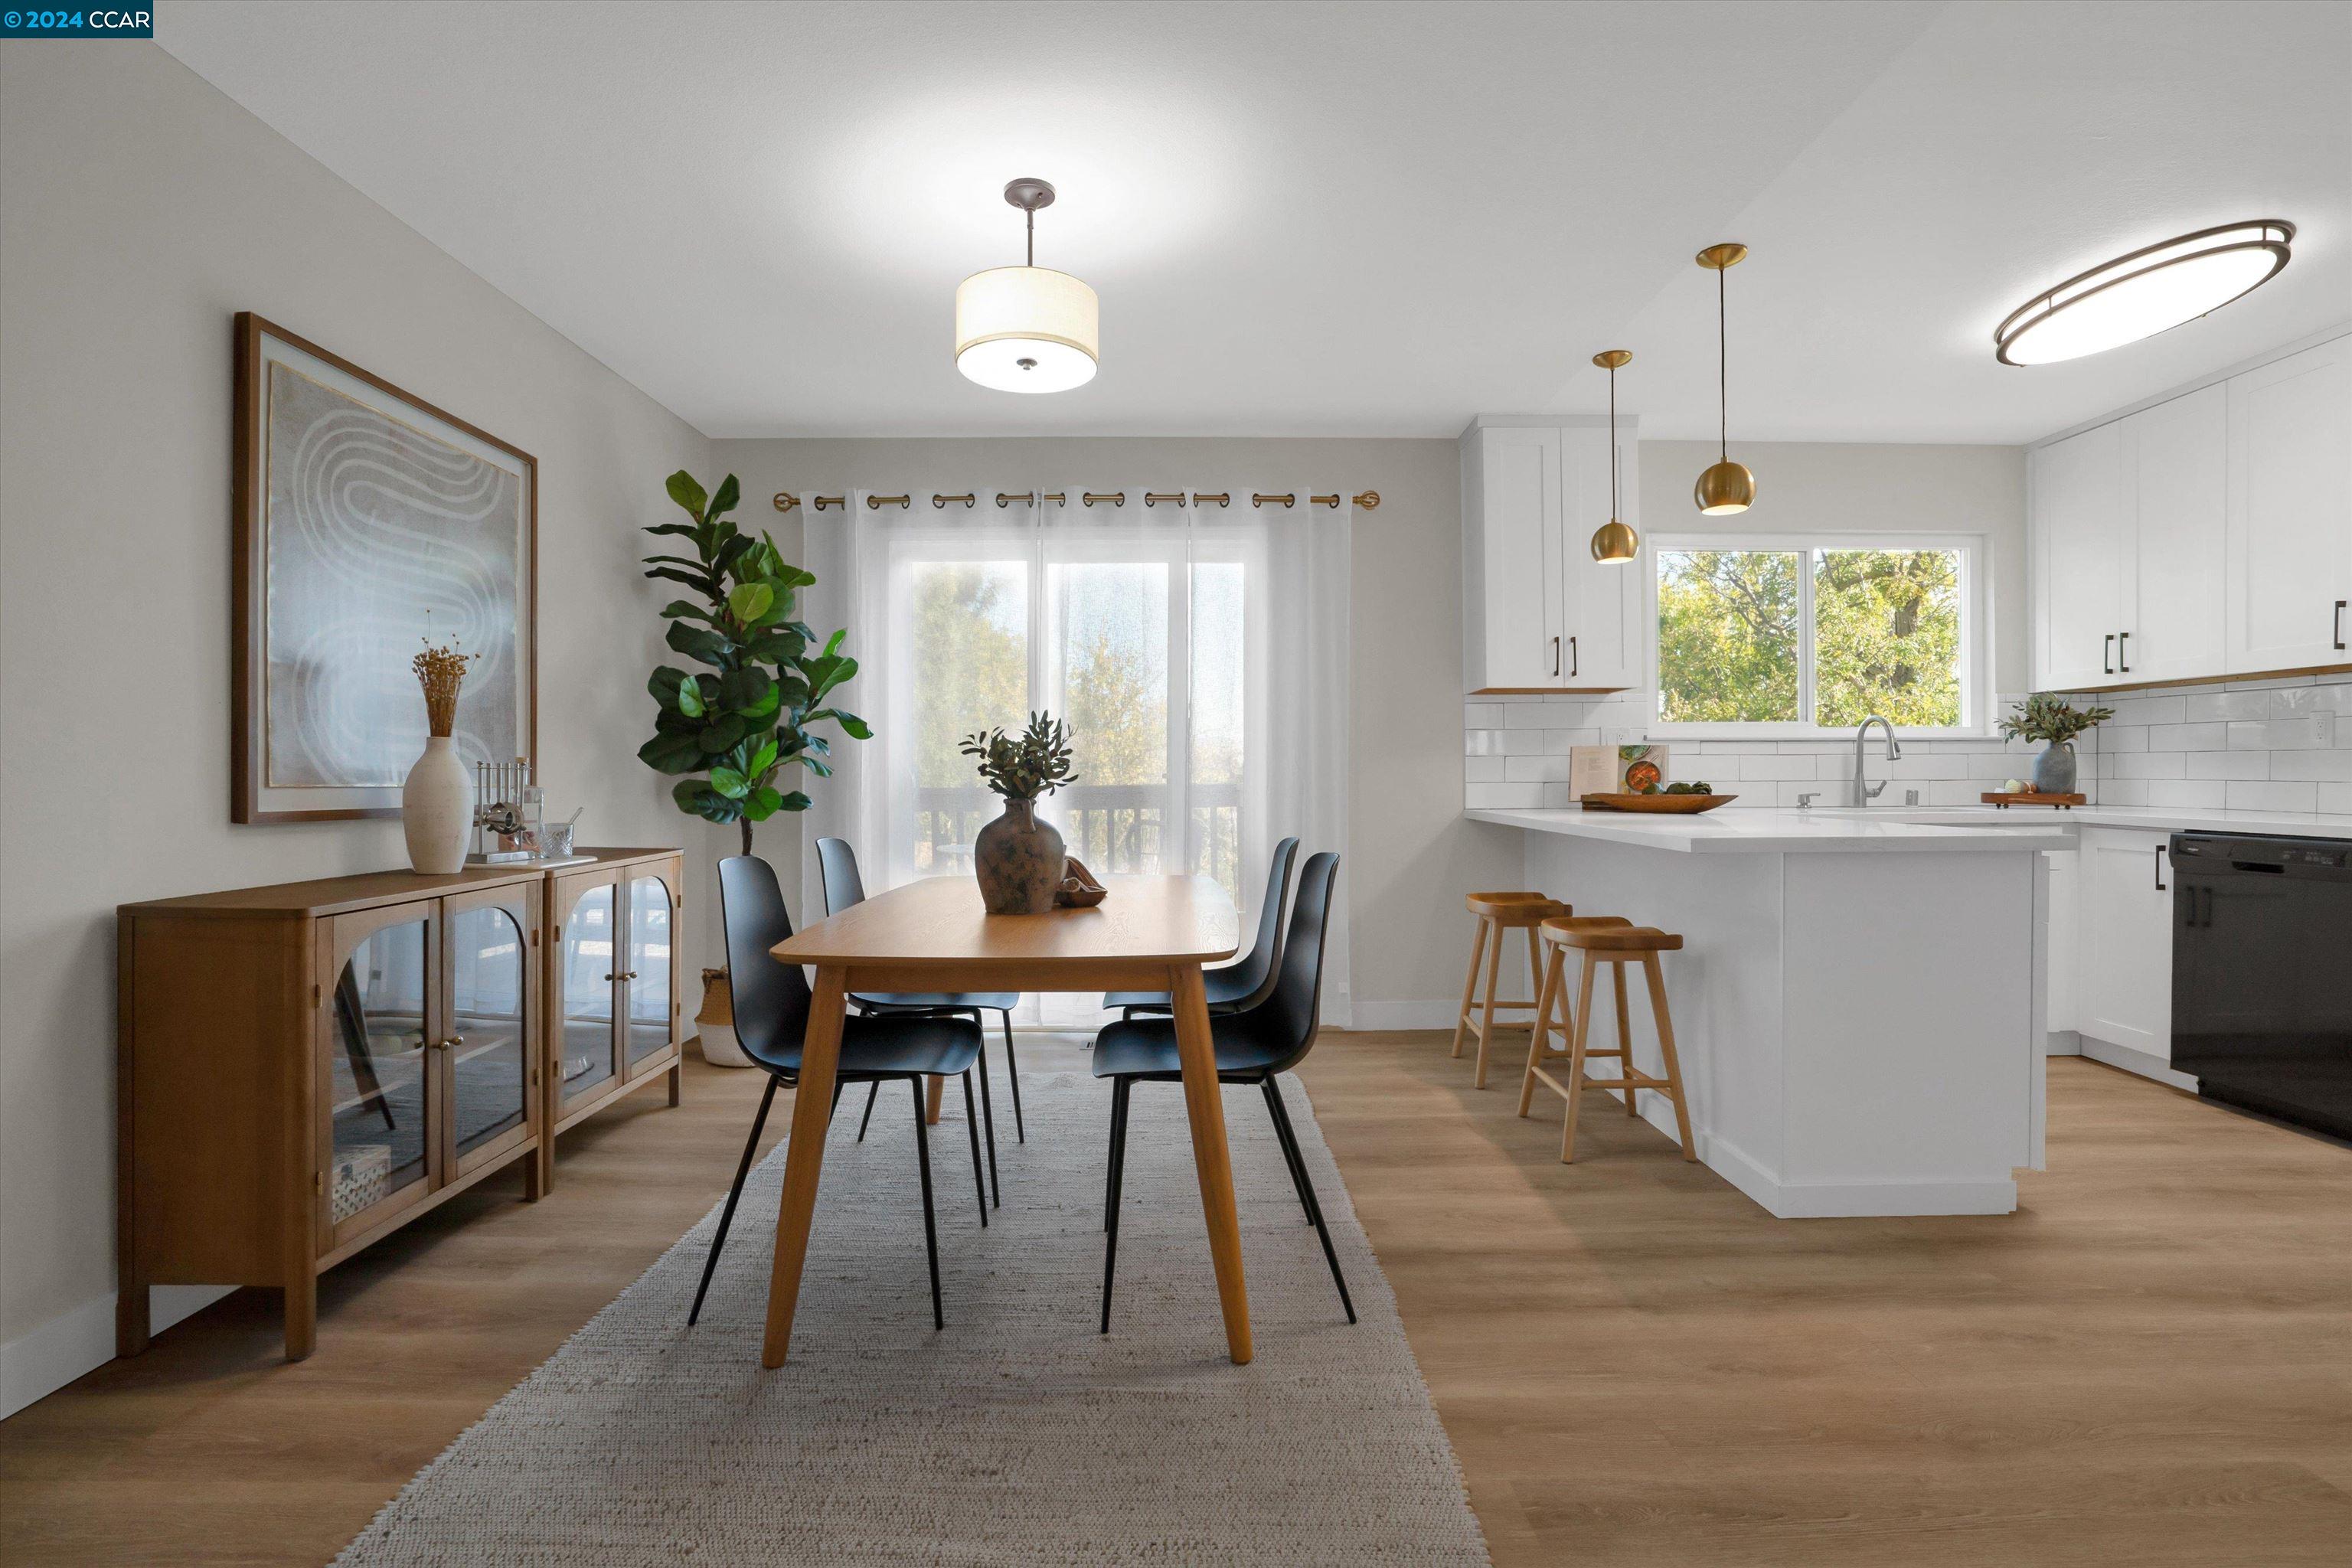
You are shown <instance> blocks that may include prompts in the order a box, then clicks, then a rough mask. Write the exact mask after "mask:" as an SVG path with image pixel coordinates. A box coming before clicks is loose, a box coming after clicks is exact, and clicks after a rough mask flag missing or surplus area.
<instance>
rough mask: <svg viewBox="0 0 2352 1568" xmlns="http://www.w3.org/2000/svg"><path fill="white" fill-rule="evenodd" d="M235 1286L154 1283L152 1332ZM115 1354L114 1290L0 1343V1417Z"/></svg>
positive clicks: (194, 1310) (197, 1310) (2, 1418)
mask: <svg viewBox="0 0 2352 1568" xmlns="http://www.w3.org/2000/svg"><path fill="white" fill-rule="evenodd" d="M233 1289H236V1287H235V1286H233V1285H157V1286H155V1287H153V1288H152V1291H151V1293H150V1294H149V1296H148V1298H147V1300H148V1303H149V1305H148V1313H149V1316H150V1319H151V1321H152V1331H153V1332H154V1333H159V1334H160V1333H162V1332H163V1331H164V1330H165V1329H168V1328H170V1327H171V1326H172V1325H173V1323H176V1322H178V1321H180V1320H181V1319H183V1318H185V1317H187V1316H189V1315H190V1314H192V1313H195V1312H201V1311H203V1310H205V1308H206V1307H209V1306H211V1305H212V1304H213V1303H214V1302H215V1301H217V1300H220V1299H221V1298H222V1297H224V1296H226V1295H227V1294H228V1293H229V1292H230V1291H231V1290H233ZM113 1359H114V1292H112V1291H111V1290H110V1291H108V1292H107V1293H106V1294H105V1295H103V1296H100V1298H98V1300H94V1301H85V1302H83V1303H82V1304H81V1305H80V1306H79V1307H76V1308H75V1309H74V1310H72V1311H70V1312H68V1313H65V1314H64V1315H63V1316H61V1317H56V1318H51V1319H50V1320H49V1321H47V1322H46V1323H43V1324H42V1325H41V1326H40V1327H39V1328H37V1329H35V1330H34V1331H32V1332H31V1333H29V1334H26V1335H24V1336H23V1337H21V1338H19V1339H14V1340H11V1341H9V1342H7V1343H6V1344H5V1345H0V1421H5V1420H6V1419H7V1418H8V1417H9V1416H11V1415H15V1414H16V1412H18V1411H19V1410H22V1409H24V1408H25V1406H26V1405H31V1404H33V1403H34V1402H35V1401H37V1400H41V1399H46V1398H47V1397H48V1396H49V1395H50V1394H55V1393H56V1392H57V1391H58V1389H60V1388H63V1387H64V1386H65V1385H66V1384H68V1383H71V1382H72V1381H73V1380H74V1379H76V1378H78V1377H79V1376H81V1375H82V1374H83V1373H90V1372H95V1371H97V1370H98V1369H99V1368H100V1367H102V1366H104V1365H105V1364H106V1363H108V1362H110V1361H112V1360H113Z"/></svg>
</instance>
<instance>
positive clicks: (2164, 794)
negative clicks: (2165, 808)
mask: <svg viewBox="0 0 2352 1568" xmlns="http://www.w3.org/2000/svg"><path fill="white" fill-rule="evenodd" d="M2229 787H2230V786H2229V785H2227V784H2223V783H2222V782H2221V780H2219V779H2150V780H2148V781H2147V804H2148V805H2186V806H2193V807H2196V808H2198V809H2200V810H2202V809H2204V808H2207V807H2219V806H2220V805H2221V804H2222V791H2224V790H2226V789H2227V788H2229Z"/></svg>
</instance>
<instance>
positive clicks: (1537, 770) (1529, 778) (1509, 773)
mask: <svg viewBox="0 0 2352 1568" xmlns="http://www.w3.org/2000/svg"><path fill="white" fill-rule="evenodd" d="M1503 776H1504V777H1505V778H1507V779H1508V780H1510V781H1511V783H1513V784H1550V783H1553V782H1554V781H1556V780H1564V779H1566V778H1567V777H1568V759H1567V758H1566V757H1564V756H1532V757H1506V758H1504V759H1503Z"/></svg>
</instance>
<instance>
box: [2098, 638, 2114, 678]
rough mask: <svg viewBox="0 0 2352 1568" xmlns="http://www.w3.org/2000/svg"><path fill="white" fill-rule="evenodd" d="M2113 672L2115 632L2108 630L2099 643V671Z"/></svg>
mask: <svg viewBox="0 0 2352 1568" xmlns="http://www.w3.org/2000/svg"><path fill="white" fill-rule="evenodd" d="M2115 672H2116V634H2115V633H2113V632H2109V633H2108V634H2107V635H2106V638H2105V641H2103V642H2102V643H2100V645H2099V673H2100V674H2102V675H2113V674H2114V673H2115Z"/></svg>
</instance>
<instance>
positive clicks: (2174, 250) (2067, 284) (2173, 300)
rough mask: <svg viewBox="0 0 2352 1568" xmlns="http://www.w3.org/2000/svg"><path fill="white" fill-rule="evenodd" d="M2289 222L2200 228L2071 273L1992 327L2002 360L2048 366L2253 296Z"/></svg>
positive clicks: (2285, 239)
mask: <svg viewBox="0 0 2352 1568" xmlns="http://www.w3.org/2000/svg"><path fill="white" fill-rule="evenodd" d="M2293 243H2294V225H2293V224H2291V223H2288V222H2286V221H2285V220H2284V219H2283V218H2262V219H2258V220H2255V221H2252V222H2247V223H2232V224H2224V225H2222V226H2221V227H2219V228H2203V229H2199V230H2198V231H2197V232H2196V233H2195V234H2184V235H2182V236H2181V237H2179V238H2178V239H2168V240H2166V241H2165V242H2164V243H2163V244H2161V245H2151V246H2149V247H2147V248H2146V249H2144V250H2135V251H2133V252H2132V253H2131V254H2130V255H2129V256H2119V257H2117V258H2116V259H2115V260H2113V261H2109V262H2105V263H2104V264H2102V265H2100V266H2097V267H2094V268H2091V269H2090V270H2089V271H2088V272H2083V273H2077V274H2076V275H2075V276H2074V277H2072V278H2069V279H2066V281H2064V282H2063V283H2061V284H2059V285H2058V287H2056V288H2055V289H2049V290H2047V291H2045V292H2043V293H2041V294H2037V295H2035V296H2034V297H2033V298H2032V299H2031V300H2027V301H2026V302H2025V303H2024V304H2022V305H2020V306H2019V307H2018V308H2017V309H2016V310H2011V312H2010V313H2009V316H2008V318H2007V319H2006V320H2005V321H2002V322H2001V324H2000V326H1998V327H1995V328H1994V329H1993V332H1992V341H1993V357H1994V358H1995V359H1997V360H1999V361H2000V363H2003V364H2054V363H2057V362H2058V361H2060V360H2069V359H2080V358H2082V357H2083V356H2084V354H2095V353H2103V352H2105V350H2108V349H2112V348H2120V347H2122V346H2123V345H2124V344H2125V343H2134V342H2138V341H2139V340H2140V339H2142V338H2152V337H2154V336H2155V335H2156V334H2157V333H2158V332H2163V331H2171V330H2172V329H2173V328H2174V327H2178V326H2182V325H2184V324H2186V323H2188V322H2189V321H2195V320H2196V319H2197V318H2198V317H2200V316H2202V315H2205V314H2206V313H2208V312H2209V311H2212V310H2220V309H2221V307H2222V306H2224V305H2226V304H2228V303H2229V302H2230V301H2231V300H2236V299H2239V298H2241V297H2242V296H2244V295H2247V294H2251V293H2252V292H2253V291H2254V290H2255V289H2259V288H2261V287H2262V286H2263V284H2265V283H2267V282H2269V281H2270V280H2271V279H2273V278H2275V277H2276V276H2278V274H2279V271H2280V269H2281V268H2284V267H2285V266H2286V263H2287V251H2288V247H2289V246H2291V245H2292V244H2293Z"/></svg>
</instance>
